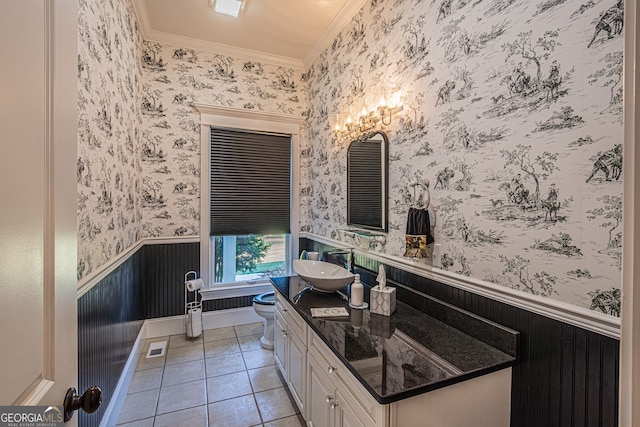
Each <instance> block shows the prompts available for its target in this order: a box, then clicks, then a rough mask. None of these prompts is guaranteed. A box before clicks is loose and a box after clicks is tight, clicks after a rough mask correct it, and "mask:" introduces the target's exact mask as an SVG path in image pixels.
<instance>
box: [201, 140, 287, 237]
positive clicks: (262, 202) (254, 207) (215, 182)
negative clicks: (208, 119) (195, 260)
mask: <svg viewBox="0 0 640 427" xmlns="http://www.w3.org/2000/svg"><path fill="white" fill-rule="evenodd" d="M210 207H211V209H210V210H211V235H212V236H239V235H246V234H288V233H290V232H291V229H290V223H291V136H290V135H281V134H267V133H253V132H247V131H240V130H234V129H221V128H211V206H210Z"/></svg>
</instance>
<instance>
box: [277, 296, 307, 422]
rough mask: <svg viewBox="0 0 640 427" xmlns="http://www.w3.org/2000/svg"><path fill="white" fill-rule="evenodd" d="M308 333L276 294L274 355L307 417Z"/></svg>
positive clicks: (300, 320) (294, 313) (288, 306)
mask: <svg viewBox="0 0 640 427" xmlns="http://www.w3.org/2000/svg"><path fill="white" fill-rule="evenodd" d="M307 330H308V327H307V324H306V323H305V321H304V320H303V319H302V318H301V317H300V315H299V314H298V313H296V312H295V310H294V309H293V308H292V307H291V306H290V305H289V303H288V302H286V301H285V300H284V299H283V298H282V296H280V295H278V293H277V292H276V303H275V320H274V347H273V355H274V358H275V361H276V364H277V365H278V368H279V369H280V372H281V373H282V376H283V377H284V379H285V381H286V382H287V386H288V387H289V391H290V392H291V395H292V396H293V399H294V400H295V401H296V404H297V405H298V408H300V413H301V414H302V416H303V417H304V416H305V412H306V384H307V346H306V341H307Z"/></svg>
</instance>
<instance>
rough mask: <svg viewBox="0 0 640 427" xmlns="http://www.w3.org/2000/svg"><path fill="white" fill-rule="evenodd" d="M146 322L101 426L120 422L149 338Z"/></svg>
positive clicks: (111, 426)
mask: <svg viewBox="0 0 640 427" xmlns="http://www.w3.org/2000/svg"><path fill="white" fill-rule="evenodd" d="M145 323H146V322H143V323H142V327H141V328H140V332H138V336H137V337H136V341H135V343H134V344H133V348H132V349H131V353H129V357H128V359H127V363H126V364H125V365H124V369H123V370H122V374H121V375H120V379H119V380H118V384H117V385H116V388H115V390H114V391H113V397H112V398H111V400H110V401H109V406H107V410H106V411H105V413H104V415H103V416H102V420H101V421H100V427H113V426H115V425H116V423H117V422H118V417H119V416H120V411H121V410H122V405H124V399H125V397H126V396H127V391H128V390H129V385H130V384H131V379H132V378H133V373H134V372H135V370H136V364H137V363H138V357H140V353H141V352H142V347H143V346H144V341H145V340H146V339H147V335H146V325H145Z"/></svg>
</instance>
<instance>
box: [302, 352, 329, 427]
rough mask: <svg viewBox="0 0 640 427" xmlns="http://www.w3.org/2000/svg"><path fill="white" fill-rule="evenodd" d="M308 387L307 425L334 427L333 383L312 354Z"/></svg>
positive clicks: (311, 426) (310, 426) (312, 426)
mask: <svg viewBox="0 0 640 427" xmlns="http://www.w3.org/2000/svg"><path fill="white" fill-rule="evenodd" d="M307 379H308V381H309V387H308V388H307V402H308V407H307V425H308V426H309V427H332V426H333V425H334V421H335V420H334V413H333V411H332V410H331V406H330V403H331V402H332V401H333V399H334V398H335V389H334V387H333V384H332V383H331V381H330V380H329V378H327V375H326V374H325V373H324V370H323V369H322V368H321V367H320V366H319V364H318V362H316V361H315V359H314V358H313V357H312V356H309V365H308V376H307Z"/></svg>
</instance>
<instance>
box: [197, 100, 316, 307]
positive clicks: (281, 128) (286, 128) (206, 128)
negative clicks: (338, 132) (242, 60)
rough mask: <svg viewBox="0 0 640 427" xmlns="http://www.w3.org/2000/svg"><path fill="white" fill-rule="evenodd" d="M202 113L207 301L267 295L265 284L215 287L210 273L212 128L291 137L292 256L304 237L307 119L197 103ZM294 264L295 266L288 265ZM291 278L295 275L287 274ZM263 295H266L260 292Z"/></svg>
mask: <svg viewBox="0 0 640 427" xmlns="http://www.w3.org/2000/svg"><path fill="white" fill-rule="evenodd" d="M194 106H195V108H196V109H197V110H198V112H199V113H200V277H201V278H202V280H203V281H204V288H205V291H201V292H202V295H203V298H204V297H205V295H206V299H217V298H229V297H235V296H246V295H255V294H256V293H262V292H264V291H263V289H264V287H265V285H264V284H260V283H258V284H254V283H244V284H243V283H242V282H237V284H236V285H235V289H233V288H232V287H230V286H229V285H228V284H217V285H216V284H213V283H212V281H211V269H210V263H209V261H210V248H209V246H210V245H209V238H210V236H209V229H210V227H209V226H210V218H209V205H210V189H211V186H210V180H209V177H210V175H211V165H210V161H209V159H210V156H211V147H210V141H211V127H212V126H216V127H227V128H233V129H240V130H248V131H255V132H277V133H283V134H289V135H291V235H290V241H291V246H290V252H289V254H290V256H293V255H294V254H297V253H298V247H299V243H298V242H299V233H300V231H299V230H300V212H299V207H300V203H299V199H300V196H299V195H300V190H299V187H300V185H299V181H300V173H299V167H300V166H299V165H300V126H301V125H302V124H303V123H304V117H302V116H300V117H298V116H291V115H288V114H279V113H266V112H263V111H253V110H241V109H236V108H227V107H216V106H213V105H209V104H201V103H194ZM288 264H291V263H288ZM286 274H287V275H291V274H292V271H287V272H286ZM260 291H262V292H260Z"/></svg>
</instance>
